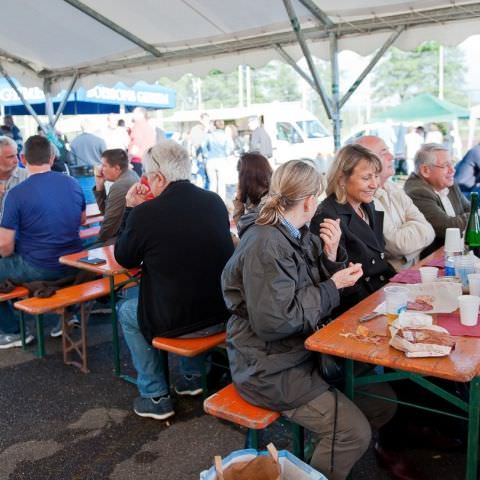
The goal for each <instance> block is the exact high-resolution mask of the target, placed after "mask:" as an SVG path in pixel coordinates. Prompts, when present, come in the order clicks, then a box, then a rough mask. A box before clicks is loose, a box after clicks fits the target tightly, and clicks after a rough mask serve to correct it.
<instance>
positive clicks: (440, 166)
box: [430, 162, 453, 170]
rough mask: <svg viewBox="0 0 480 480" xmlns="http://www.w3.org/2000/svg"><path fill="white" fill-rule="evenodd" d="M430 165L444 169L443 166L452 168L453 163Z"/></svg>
mask: <svg viewBox="0 0 480 480" xmlns="http://www.w3.org/2000/svg"><path fill="white" fill-rule="evenodd" d="M430 166H431V167H436V168H441V169H442V170H444V169H445V168H451V169H452V170H453V163H450V162H448V163H444V164H443V165H435V164H433V165H430Z"/></svg>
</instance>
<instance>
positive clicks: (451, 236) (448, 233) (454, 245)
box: [445, 228, 462, 252]
mask: <svg viewBox="0 0 480 480" xmlns="http://www.w3.org/2000/svg"><path fill="white" fill-rule="evenodd" d="M461 245H462V240H461V237H460V229H459V228H447V229H446V230H445V251H446V252H461V251H462V247H461Z"/></svg>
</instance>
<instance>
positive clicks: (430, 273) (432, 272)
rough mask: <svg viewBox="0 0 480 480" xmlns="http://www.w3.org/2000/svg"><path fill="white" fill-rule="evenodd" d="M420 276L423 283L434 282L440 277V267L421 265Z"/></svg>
mask: <svg viewBox="0 0 480 480" xmlns="http://www.w3.org/2000/svg"><path fill="white" fill-rule="evenodd" d="M419 270H420V278H421V279H422V283H431V282H434V281H435V280H436V279H437V277H438V268H437V267H421V268H419Z"/></svg>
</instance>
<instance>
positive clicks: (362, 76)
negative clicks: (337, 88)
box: [340, 26, 405, 108]
mask: <svg viewBox="0 0 480 480" xmlns="http://www.w3.org/2000/svg"><path fill="white" fill-rule="evenodd" d="M404 31H405V26H403V27H399V28H397V29H396V30H395V31H394V32H393V33H392V34H391V35H390V37H388V39H387V41H386V42H385V43H384V44H383V45H382V48H380V50H378V51H377V53H376V54H375V56H374V57H373V58H372V59H371V60H370V63H369V64H368V65H367V66H366V67H365V69H364V70H363V72H362V73H361V74H360V75H359V76H358V78H357V79H356V80H355V81H354V82H353V84H352V86H351V87H350V88H349V89H348V90H347V92H346V93H345V95H344V96H343V97H342V99H341V100H340V108H342V107H343V106H344V105H345V102H346V101H347V100H348V99H349V98H350V97H351V96H352V94H353V93H354V92H355V90H356V89H357V88H358V87H359V86H360V85H361V83H362V82H363V80H364V79H365V77H366V76H367V75H368V74H369V73H370V71H371V70H372V69H373V67H374V66H375V65H376V64H377V63H378V61H379V60H380V59H381V58H382V57H383V54H384V53H385V52H386V51H387V50H388V49H389V48H390V47H391V46H392V44H393V43H394V42H395V41H396V40H397V38H398V37H399V36H400V34H401V33H402V32H404Z"/></svg>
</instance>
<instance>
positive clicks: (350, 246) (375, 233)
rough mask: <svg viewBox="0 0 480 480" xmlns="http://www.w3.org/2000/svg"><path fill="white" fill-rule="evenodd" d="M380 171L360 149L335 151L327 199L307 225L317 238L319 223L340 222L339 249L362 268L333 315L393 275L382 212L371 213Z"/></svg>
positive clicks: (376, 160)
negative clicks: (387, 254) (386, 253)
mask: <svg viewBox="0 0 480 480" xmlns="http://www.w3.org/2000/svg"><path fill="white" fill-rule="evenodd" d="M381 170H382V164H381V161H380V159H379V158H378V157H377V156H376V155H375V154H374V153H372V152H371V151H370V150H368V149H366V148H364V147H362V146H361V145H347V146H345V147H343V148H342V149H341V150H339V152H338V154H337V157H336V159H335V161H334V163H333V164H332V167H331V169H330V172H329V174H328V179H327V180H328V186H327V189H326V193H327V195H328V196H327V198H326V199H325V200H324V201H323V202H322V203H321V204H320V205H319V207H318V209H317V211H316V213H315V216H314V217H313V219H312V222H311V224H310V230H311V232H312V233H314V234H317V235H318V233H319V228H320V223H321V222H323V221H324V220H325V219H326V218H331V219H340V228H341V230H342V237H341V245H342V246H343V247H344V248H345V250H346V251H347V255H348V258H349V261H351V262H354V263H361V264H362V267H363V277H362V278H361V279H360V280H359V281H358V282H357V283H356V284H355V285H354V286H353V287H350V288H345V289H344V290H343V292H342V299H341V303H340V307H339V308H338V309H337V310H336V312H335V313H336V314H337V315H338V314H340V313H342V312H344V311H346V310H348V309H349V308H350V307H352V306H353V305H356V304H357V303H358V302H359V301H360V300H363V299H364V298H366V297H368V295H370V294H371V293H372V292H374V291H376V290H378V289H379V288H381V287H382V286H383V285H385V284H386V283H387V282H388V279H389V278H390V277H391V276H393V275H394V274H395V271H394V269H393V268H392V267H391V265H390V264H389V263H388V262H387V261H386V260H385V252H384V248H385V241H384V238H383V212H378V211H377V210H375V207H374V204H373V195H374V194H375V191H376V190H377V188H378V186H379V183H378V174H379V172H380V171H381Z"/></svg>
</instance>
